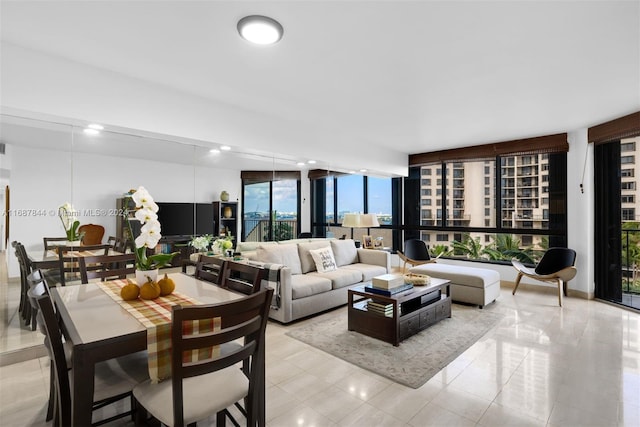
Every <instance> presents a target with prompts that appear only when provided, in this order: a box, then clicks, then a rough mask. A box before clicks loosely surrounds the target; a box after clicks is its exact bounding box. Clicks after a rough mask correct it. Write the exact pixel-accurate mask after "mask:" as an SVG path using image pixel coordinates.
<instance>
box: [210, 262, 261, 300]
mask: <svg viewBox="0 0 640 427" xmlns="http://www.w3.org/2000/svg"><path fill="white" fill-rule="evenodd" d="M265 274H266V270H264V269H263V268H260V267H256V266H254V265H249V264H243V263H239V262H234V261H227V263H226V264H225V266H224V271H223V272H222V281H221V282H220V286H221V287H223V288H228V289H231V290H234V291H236V292H240V293H243V294H245V295H251V294H253V293H256V292H259V291H260V289H261V285H262V279H263V278H264V277H265Z"/></svg>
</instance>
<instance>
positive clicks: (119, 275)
mask: <svg viewBox="0 0 640 427" xmlns="http://www.w3.org/2000/svg"><path fill="white" fill-rule="evenodd" d="M135 264H136V254H133V253H128V254H119V255H93V256H83V257H79V258H78V266H79V269H80V281H81V282H82V283H89V279H100V280H101V281H103V282H104V281H105V280H107V279H124V278H126V277H127V275H128V274H134V273H135V272H136V265H135Z"/></svg>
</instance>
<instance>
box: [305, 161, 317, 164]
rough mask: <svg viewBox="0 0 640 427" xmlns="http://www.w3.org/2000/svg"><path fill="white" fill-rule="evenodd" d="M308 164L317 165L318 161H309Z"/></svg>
mask: <svg viewBox="0 0 640 427" xmlns="http://www.w3.org/2000/svg"><path fill="white" fill-rule="evenodd" d="M307 163H309V164H310V165H315V164H316V161H315V160H309V161H307Z"/></svg>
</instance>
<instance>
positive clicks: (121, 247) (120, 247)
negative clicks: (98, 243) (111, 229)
mask: <svg viewBox="0 0 640 427" xmlns="http://www.w3.org/2000/svg"><path fill="white" fill-rule="evenodd" d="M107 244H108V245H110V246H111V248H112V249H113V250H114V251H116V252H120V253H125V252H127V239H123V238H121V237H116V236H109V239H107Z"/></svg>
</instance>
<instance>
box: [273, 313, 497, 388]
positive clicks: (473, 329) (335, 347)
mask: <svg viewBox="0 0 640 427" xmlns="http://www.w3.org/2000/svg"><path fill="white" fill-rule="evenodd" d="M493 305H495V304H491V305H490V306H488V307H485V308H484V309H483V310H480V309H479V308H478V307H472V306H464V305H459V304H452V314H451V318H450V319H449V318H448V319H444V320H441V321H440V322H438V323H436V324H435V325H432V326H430V327H429V328H427V329H425V330H423V331H421V332H420V333H418V334H416V335H414V336H412V337H410V338H408V339H406V340H404V341H401V342H400V346H399V347H394V346H393V345H392V344H389V343H386V342H384V341H380V340H377V339H375V338H370V337H367V336H365V335H362V334H359V333H357V332H351V331H348V330H347V309H346V308H344V309H340V310H339V312H338V313H336V316H333V317H331V318H328V319H325V320H320V321H317V322H309V323H307V324H305V325H300V326H293V327H292V328H291V330H290V331H288V332H287V333H286V334H287V335H289V336H290V337H293V338H295V339H297V340H300V341H302V342H304V343H307V344H309V345H311V346H313V347H315V348H318V349H320V350H322V351H325V352H327V353H329V354H332V355H334V356H336V357H339V358H340V359H343V360H345V361H347V362H350V363H353V364H354V365H357V366H359V367H361V368H364V369H367V370H369V371H371V372H374V373H376V374H378V375H381V376H383V377H386V378H389V379H390V380H392V381H395V382H397V383H400V384H404V385H406V386H408V387H412V388H419V387H420V386H422V385H423V384H424V383H426V382H427V381H428V380H429V379H430V378H431V377H432V376H434V375H435V374H436V373H438V372H439V371H440V369H442V368H444V367H445V366H447V365H448V364H449V362H451V361H452V360H454V359H455V358H456V357H458V356H459V355H460V354H461V353H462V352H464V351H465V350H466V349H468V348H469V347H470V346H471V345H472V344H473V343H475V342H476V341H477V340H478V339H479V338H480V337H482V336H483V335H484V334H485V333H487V332H488V331H489V330H490V329H491V328H492V327H493V326H495V325H496V324H497V323H498V322H499V321H500V320H501V319H502V317H503V315H502V314H500V313H496V312H493V311H492V310H491V308H492V306H493Z"/></svg>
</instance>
